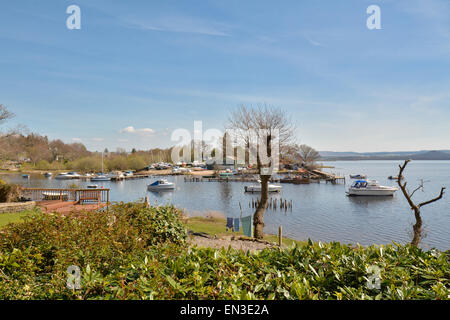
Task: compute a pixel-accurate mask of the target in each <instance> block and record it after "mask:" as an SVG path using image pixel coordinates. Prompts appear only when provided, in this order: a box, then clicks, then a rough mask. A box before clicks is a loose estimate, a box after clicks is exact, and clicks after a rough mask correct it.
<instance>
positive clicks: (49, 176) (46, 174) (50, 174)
mask: <svg viewBox="0 0 450 320" xmlns="http://www.w3.org/2000/svg"><path fill="white" fill-rule="evenodd" d="M44 176H45V177H46V178H51V176H52V173H51V172H46V173H44Z"/></svg>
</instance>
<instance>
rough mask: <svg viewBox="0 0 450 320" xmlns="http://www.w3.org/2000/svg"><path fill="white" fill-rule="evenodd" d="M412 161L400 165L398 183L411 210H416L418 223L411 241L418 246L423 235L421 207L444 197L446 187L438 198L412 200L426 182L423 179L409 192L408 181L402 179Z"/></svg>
mask: <svg viewBox="0 0 450 320" xmlns="http://www.w3.org/2000/svg"><path fill="white" fill-rule="evenodd" d="M410 161H411V160H406V161H405V162H404V163H403V165H399V168H400V171H399V174H398V180H397V183H398V185H399V187H400V189H401V190H402V193H403V195H404V196H405V198H406V200H407V201H408V204H409V206H410V207H411V210H413V211H414V216H415V218H416V223H415V224H414V226H413V231H414V234H413V239H412V241H411V244H412V245H413V246H416V247H417V246H418V245H419V242H420V239H421V235H422V217H421V216H420V209H421V208H422V207H423V206H425V205H427V204H430V203H433V202H435V201H438V200H440V199H442V197H443V195H444V191H445V187H442V189H441V192H440V194H439V196H437V197H436V198H434V199H431V200H428V201H424V202H421V203H419V204H416V203H414V201H413V200H412V197H413V195H414V193H416V191H418V190H420V189H423V183H424V182H423V180H422V182H421V184H420V185H419V186H418V187H417V188H416V189H414V191H413V192H411V193H409V191H408V190H407V189H406V184H407V182H406V181H405V182H402V180H403V179H404V177H403V171H404V170H405V168H406V166H407V165H408V163H409V162H410Z"/></svg>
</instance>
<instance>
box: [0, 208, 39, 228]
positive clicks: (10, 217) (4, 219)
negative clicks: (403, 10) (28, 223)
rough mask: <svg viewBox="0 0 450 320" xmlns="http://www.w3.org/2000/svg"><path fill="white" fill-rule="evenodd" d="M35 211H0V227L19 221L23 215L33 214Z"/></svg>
mask: <svg viewBox="0 0 450 320" xmlns="http://www.w3.org/2000/svg"><path fill="white" fill-rule="evenodd" d="M34 212H35V211H31V210H30V211H22V212H14V213H0V228H2V227H4V226H6V225H7V224H8V223H13V222H16V223H17V222H21V221H23V218H24V217H27V216H29V215H31V214H33V213H34Z"/></svg>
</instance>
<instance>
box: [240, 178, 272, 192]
mask: <svg viewBox="0 0 450 320" xmlns="http://www.w3.org/2000/svg"><path fill="white" fill-rule="evenodd" d="M258 182H259V184H254V185H250V186H245V187H244V191H245V192H261V190H262V186H261V180H258ZM267 189H268V192H280V191H281V186H278V185H276V184H271V183H269V184H268V186H267Z"/></svg>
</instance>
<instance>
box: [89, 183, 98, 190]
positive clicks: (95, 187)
mask: <svg viewBox="0 0 450 320" xmlns="http://www.w3.org/2000/svg"><path fill="white" fill-rule="evenodd" d="M87 188H88V189H98V185H96V184H90V185H88V186H87Z"/></svg>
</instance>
